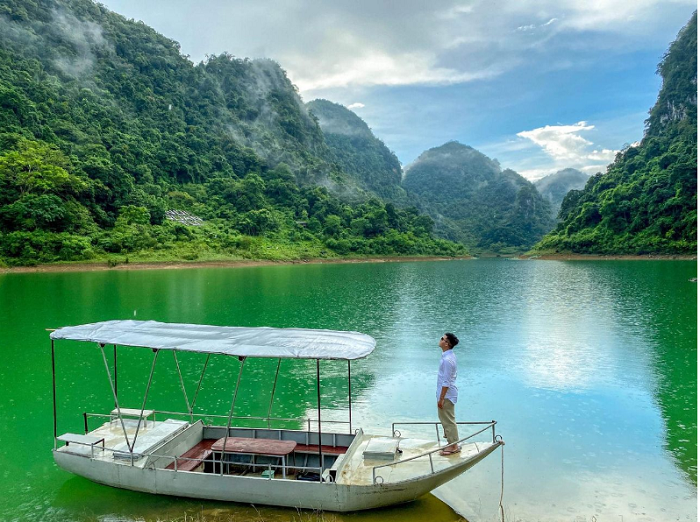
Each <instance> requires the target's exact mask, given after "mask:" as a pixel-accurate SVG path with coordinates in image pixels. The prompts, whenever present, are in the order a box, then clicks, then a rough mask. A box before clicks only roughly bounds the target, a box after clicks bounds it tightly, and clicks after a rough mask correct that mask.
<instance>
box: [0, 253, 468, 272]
mask: <svg viewBox="0 0 700 522" xmlns="http://www.w3.org/2000/svg"><path fill="white" fill-rule="evenodd" d="M471 259H474V258H473V257H471V256H461V257H445V256H405V257H400V256H397V257H387V256H380V257H347V258H346V257H343V258H330V259H327V258H311V259H295V260H282V261H276V260H270V259H231V260H214V261H153V262H145V261H141V262H133V263H119V264H117V265H115V266H109V264H108V263H107V262H106V261H105V262H99V263H63V264H46V265H37V266H13V267H7V268H0V274H23V273H39V272H41V273H61V272H101V271H109V270H117V271H119V270H181V269H189V268H243V267H254V266H274V265H323V264H329V265H330V264H351V263H353V264H354V263H401V262H413V261H456V260H471Z"/></svg>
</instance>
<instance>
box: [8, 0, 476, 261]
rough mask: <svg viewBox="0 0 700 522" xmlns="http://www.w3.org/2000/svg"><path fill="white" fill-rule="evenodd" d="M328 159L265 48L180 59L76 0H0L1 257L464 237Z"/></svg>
mask: <svg viewBox="0 0 700 522" xmlns="http://www.w3.org/2000/svg"><path fill="white" fill-rule="evenodd" d="M343 167H344V165H342V162H341V163H340V164H339V162H337V161H336V159H335V158H334V157H333V155H332V154H331V152H330V150H329V148H328V146H327V145H326V143H325V141H324V137H323V134H322V131H321V129H320V128H319V126H318V123H317V121H316V119H315V118H314V117H313V116H312V115H310V114H309V112H308V111H307V110H306V108H305V107H304V104H303V103H302V101H301V99H300V98H299V96H298V94H297V92H296V90H295V88H294V86H293V85H292V84H291V83H290V81H289V80H288V79H287V77H286V74H285V72H284V71H283V70H282V69H281V68H280V67H279V66H278V65H277V64H276V63H274V62H271V61H269V60H254V61H250V60H247V59H237V58H234V57H232V56H230V55H221V56H211V57H209V58H208V59H207V60H206V61H205V62H203V63H200V64H198V65H194V64H192V63H191V62H190V61H189V59H188V57H186V56H182V55H181V54H180V49H179V45H178V44H177V42H174V41H172V40H169V39H168V38H165V37H163V36H161V35H159V34H158V33H156V32H155V31H154V30H152V29H151V28H149V27H147V26H146V25H144V24H143V23H140V22H134V21H129V20H126V19H125V18H123V17H122V16H120V15H117V14H115V13H112V12H110V11H109V10H107V9H106V8H105V7H103V6H101V5H99V4H96V3H94V2H92V1H91V0H3V2H2V3H0V263H5V264H11V265H14V264H36V263H43V262H51V261H57V260H86V259H95V258H97V259H104V258H110V257H113V258H115V259H116V258H118V259H124V258H126V257H127V256H128V255H131V258H132V259H137V258H138V259H167V258H185V259H197V258H199V259H204V258H215V257H216V256H229V257H243V258H273V259H274V258H277V259H284V258H303V257H322V256H333V255H347V254H374V255H392V254H418V255H423V254H425V255H457V254H464V253H465V250H464V247H462V246H461V245H457V244H454V243H451V242H448V241H444V240H440V239H435V238H434V237H433V236H432V229H433V221H432V220H431V219H430V218H429V217H428V216H425V215H421V214H420V213H419V212H418V211H417V210H415V209H410V208H409V209H406V208H399V207H397V206H395V205H394V204H392V203H385V202H383V201H381V200H380V199H378V198H376V197H371V196H372V195H371V194H370V193H368V192H366V191H365V190H364V189H363V188H362V187H361V183H358V182H357V181H356V179H355V177H353V176H352V175H348V173H345V172H344V171H343V170H342V169H343ZM360 178H361V176H360ZM340 196H342V199H341V197H340ZM171 209H181V210H186V211H188V212H190V213H191V214H194V215H196V216H199V217H201V218H203V219H204V220H205V224H204V225H203V226H197V227H195V226H187V225H184V224H181V223H177V222H174V221H171V220H168V219H165V217H166V211H167V210H171Z"/></svg>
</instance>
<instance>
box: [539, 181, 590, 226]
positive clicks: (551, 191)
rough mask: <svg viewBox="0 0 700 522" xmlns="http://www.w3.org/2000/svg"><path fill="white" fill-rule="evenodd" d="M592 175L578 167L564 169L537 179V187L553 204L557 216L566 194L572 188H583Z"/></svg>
mask: <svg viewBox="0 0 700 522" xmlns="http://www.w3.org/2000/svg"><path fill="white" fill-rule="evenodd" d="M589 178H590V176H589V175H588V174H584V173H583V172H581V171H580V170H576V169H563V170H560V171H558V172H555V173H554V174H550V175H549V176H545V177H544V178H540V179H538V180H537V181H535V187H536V188H537V190H538V191H539V193H540V194H542V196H543V197H544V198H545V199H546V200H547V201H549V203H550V205H551V206H552V213H553V215H554V216H555V217H556V215H557V214H558V213H559V208H560V207H561V202H562V201H564V196H566V194H567V193H568V192H569V191H570V190H581V189H582V188H583V187H584V186H585V185H586V182H587V181H588V179H589Z"/></svg>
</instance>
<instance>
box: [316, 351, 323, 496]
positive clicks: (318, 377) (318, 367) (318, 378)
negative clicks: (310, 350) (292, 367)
mask: <svg viewBox="0 0 700 522" xmlns="http://www.w3.org/2000/svg"><path fill="white" fill-rule="evenodd" d="M316 395H317V405H318V467H319V468H320V469H321V472H320V473H319V474H318V481H319V482H321V480H322V478H321V475H323V452H322V451H321V360H320V359H316Z"/></svg>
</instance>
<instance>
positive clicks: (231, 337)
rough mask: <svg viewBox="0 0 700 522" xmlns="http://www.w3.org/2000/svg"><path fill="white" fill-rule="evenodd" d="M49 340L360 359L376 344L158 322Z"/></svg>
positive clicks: (67, 331)
mask: <svg viewBox="0 0 700 522" xmlns="http://www.w3.org/2000/svg"><path fill="white" fill-rule="evenodd" d="M51 339H70V340H73V341H92V342H96V343H101V344H119V345H121V346H140V347H144V348H158V349H163V350H177V351H186V352H199V353H214V354H222V355H235V356H243V357H272V358H275V359H276V358H283V359H343V360H349V359H360V358H362V357H366V356H367V355H369V354H370V353H372V350H374V346H375V344H376V341H375V340H374V339H373V338H372V337H370V336H369V335H365V334H362V333H358V332H338V331H334V330H308V329H304V328H243V327H233V326H208V325H202V324H182V323H159V322H156V321H104V322H101V323H92V324H83V325H80V326H66V327H65V328H59V329H58V330H56V331H54V332H52V333H51Z"/></svg>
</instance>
